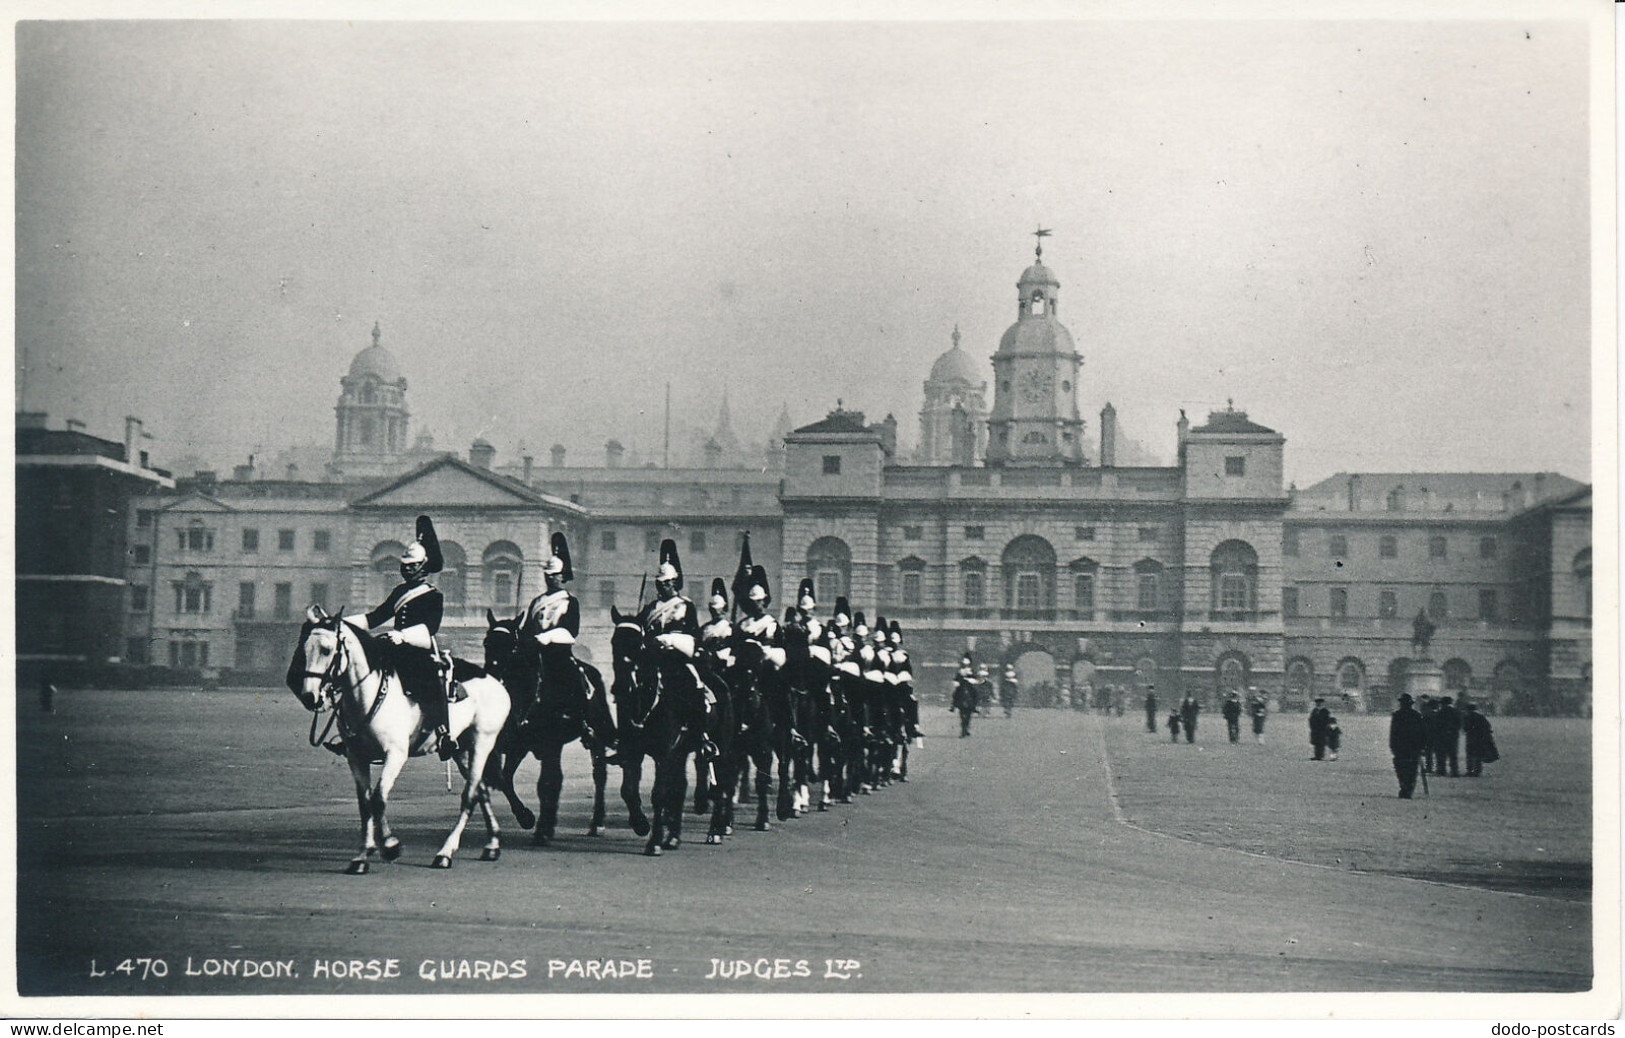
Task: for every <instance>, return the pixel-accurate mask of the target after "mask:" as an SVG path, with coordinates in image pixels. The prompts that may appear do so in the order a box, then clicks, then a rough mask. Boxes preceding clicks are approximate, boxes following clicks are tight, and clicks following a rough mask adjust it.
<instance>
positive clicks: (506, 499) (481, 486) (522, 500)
mask: <svg viewBox="0 0 1625 1038" xmlns="http://www.w3.org/2000/svg"><path fill="white" fill-rule="evenodd" d="M546 503H547V499H546V498H545V497H544V496H543V495H541V494H538V493H536V492H535V491H532V490H530V489H529V488H528V487H525V486H523V485H522V484H519V483H516V482H514V481H513V480H510V479H508V478H506V477H504V476H498V475H495V474H493V473H490V472H488V471H486V470H484V469H478V468H475V467H474V466H472V465H468V464H466V463H464V462H462V461H459V460H458V459H455V458H441V459H439V460H436V461H432V462H430V463H429V464H427V465H425V466H423V467H422V468H420V469H416V470H414V471H412V472H409V473H407V474H406V475H404V476H402V477H401V478H400V479H397V480H395V481H394V482H393V483H390V484H389V485H388V486H385V487H382V488H380V489H378V490H375V491H373V492H372V493H370V494H368V495H367V496H365V497H363V498H360V499H358V500H356V501H354V502H353V503H352V507H355V508H389V509H418V510H420V511H423V512H427V513H430V514H433V513H434V512H435V511H436V510H437V509H439V510H444V509H446V508H537V507H538V506H543V505H545V504H546Z"/></svg>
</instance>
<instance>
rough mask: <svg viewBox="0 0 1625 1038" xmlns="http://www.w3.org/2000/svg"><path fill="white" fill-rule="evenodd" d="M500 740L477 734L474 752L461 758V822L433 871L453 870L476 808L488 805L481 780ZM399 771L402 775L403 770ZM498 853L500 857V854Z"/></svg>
mask: <svg viewBox="0 0 1625 1038" xmlns="http://www.w3.org/2000/svg"><path fill="white" fill-rule="evenodd" d="M465 738H466V734H465ZM496 738H497V733H495V732H480V731H475V732H474V748H473V749H472V750H471V751H469V752H468V753H467V754H466V755H463V754H459V755H458V760H457V767H458V769H459V770H461V771H462V772H463V776H464V779H463V795H462V797H461V798H460V800H459V804H458V811H457V822H456V824H455V825H453V826H452V827H451V832H450V833H447V834H446V842H445V843H443V844H441V845H440V850H439V851H438V852H437V853H436V854H435V856H434V861H433V862H432V863H431V867H433V868H437V869H449V868H451V859H452V855H454V854H456V853H457V848H458V847H459V846H460V845H461V844H462V841H463V830H464V829H466V828H467V827H468V820H469V818H470V817H472V816H473V814H474V808H475V807H477V806H479V805H480V804H481V803H483V802H484V798H485V797H486V791H485V787H484V785H483V784H482V783H481V782H480V776H481V775H483V774H484V773H485V762H486V760H487V758H489V757H490V755H491V750H492V749H493V748H494V747H495V745H496ZM403 760H404V758H403ZM384 768H385V770H386V771H387V770H388V768H389V762H388V761H387V760H386V761H385V762H384ZM396 770H397V771H398V770H399V768H397V769H396ZM487 806H488V805H487ZM492 839H493V840H495V839H496V835H495V833H493V834H492ZM486 849H487V850H488V851H489V850H493V849H496V848H493V845H492V844H487V845H486ZM498 852H499V853H500V851H498ZM487 860H489V861H494V860H496V859H495V857H491V858H488V859H487Z"/></svg>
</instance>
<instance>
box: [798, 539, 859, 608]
mask: <svg viewBox="0 0 1625 1038" xmlns="http://www.w3.org/2000/svg"><path fill="white" fill-rule="evenodd" d="M807 575H808V576H810V577H812V581H813V594H814V595H815V596H817V598H818V601H820V602H828V603H831V604H833V603H834V602H835V599H836V597H837V596H839V595H844V594H846V593H847V589H848V588H850V587H851V586H852V549H850V548H848V547H847V546H846V542H845V541H843V540H841V539H840V538H839V537H820V538H818V539H817V540H816V541H813V542H812V544H810V545H809V546H808V547H807Z"/></svg>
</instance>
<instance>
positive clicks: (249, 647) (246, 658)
mask: <svg viewBox="0 0 1625 1038" xmlns="http://www.w3.org/2000/svg"><path fill="white" fill-rule="evenodd" d="M237 669H238V670H253V669H254V643H253V642H251V641H249V640H248V639H246V638H244V639H242V640H241V641H239V642H238V643H237Z"/></svg>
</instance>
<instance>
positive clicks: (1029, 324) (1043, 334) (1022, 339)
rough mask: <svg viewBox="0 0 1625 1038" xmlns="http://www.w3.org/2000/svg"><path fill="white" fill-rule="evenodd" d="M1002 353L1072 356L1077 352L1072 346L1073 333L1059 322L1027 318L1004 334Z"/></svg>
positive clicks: (1001, 345) (1044, 318)
mask: <svg viewBox="0 0 1625 1038" xmlns="http://www.w3.org/2000/svg"><path fill="white" fill-rule="evenodd" d="M999 352H1000V353H1062V354H1066V355H1068V356H1070V355H1071V354H1073V353H1076V352H1077V347H1075V346H1073V345H1072V333H1071V332H1069V331H1067V330H1066V326H1065V325H1063V324H1061V322H1059V321H1052V320H1050V319H1049V318H1047V317H1025V318H1023V319H1021V320H1019V321H1017V322H1016V323H1015V324H1012V325H1011V326H1010V328H1009V329H1008V330H1007V331H1006V332H1005V333H1004V337H1003V338H1002V339H1000V340H999Z"/></svg>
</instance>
